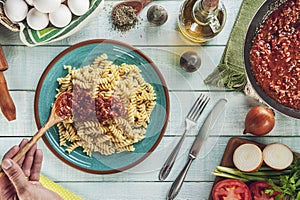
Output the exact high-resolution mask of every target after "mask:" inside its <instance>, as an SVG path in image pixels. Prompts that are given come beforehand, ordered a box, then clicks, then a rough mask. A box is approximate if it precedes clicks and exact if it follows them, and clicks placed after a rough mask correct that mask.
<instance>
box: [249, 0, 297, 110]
mask: <svg viewBox="0 0 300 200" xmlns="http://www.w3.org/2000/svg"><path fill="white" fill-rule="evenodd" d="M299 13H300V1H299V0H291V1H286V2H284V3H283V4H282V5H281V6H279V7H278V8H277V9H276V10H274V11H273V12H272V13H271V14H270V16H269V17H268V18H267V19H266V21H265V22H264V23H263V24H262V26H261V27H260V29H259V31H258V33H257V35H256V37H255V39H254V41H253V45H252V49H251V53H250V60H251V66H252V70H253V73H254V75H255V77H256V80H257V82H258V83H259V85H261V87H262V88H263V90H264V91H265V92H266V93H267V94H268V95H269V96H271V97H272V98H273V99H275V100H276V101H278V102H280V103H281V104H283V105H285V106H288V107H291V108H294V109H298V110H300V53H299V52H300V15H299Z"/></svg>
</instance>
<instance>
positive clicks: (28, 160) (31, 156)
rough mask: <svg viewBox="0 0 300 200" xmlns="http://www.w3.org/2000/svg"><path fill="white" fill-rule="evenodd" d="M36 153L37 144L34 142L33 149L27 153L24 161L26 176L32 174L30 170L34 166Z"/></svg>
mask: <svg viewBox="0 0 300 200" xmlns="http://www.w3.org/2000/svg"><path fill="white" fill-rule="evenodd" d="M35 153H36V144H34V145H33V146H32V147H31V149H30V150H29V151H28V152H27V153H26V155H25V158H24V161H23V163H22V169H23V172H24V174H25V176H27V177H29V176H30V170H31V167H32V164H33V162H34V155H35Z"/></svg>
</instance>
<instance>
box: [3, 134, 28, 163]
mask: <svg viewBox="0 0 300 200" xmlns="http://www.w3.org/2000/svg"><path fill="white" fill-rule="evenodd" d="M27 143H28V139H23V140H22V141H21V142H20V144H19V145H15V146H13V147H12V148H11V149H10V150H8V152H7V153H6V154H5V155H4V156H3V159H4V158H12V157H14V156H15V155H16V154H17V153H18V151H19V150H20V148H22V147H23V146H25V145H26V144H27ZM24 158H25V157H23V158H22V159H20V160H19V161H18V164H19V165H22V163H23V160H24Z"/></svg>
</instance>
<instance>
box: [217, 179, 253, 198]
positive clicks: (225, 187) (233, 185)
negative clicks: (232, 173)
mask: <svg viewBox="0 0 300 200" xmlns="http://www.w3.org/2000/svg"><path fill="white" fill-rule="evenodd" d="M212 196H213V199H214V200H251V194H250V190H249V188H248V186H247V185H246V184H245V183H244V182H242V181H239V180H234V179H224V180H222V181H219V182H218V183H216V185H215V186H214V188H213V191H212Z"/></svg>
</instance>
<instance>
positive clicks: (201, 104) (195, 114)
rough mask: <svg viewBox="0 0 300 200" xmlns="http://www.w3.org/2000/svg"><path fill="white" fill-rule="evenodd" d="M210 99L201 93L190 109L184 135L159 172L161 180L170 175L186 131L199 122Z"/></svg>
mask: <svg viewBox="0 0 300 200" xmlns="http://www.w3.org/2000/svg"><path fill="white" fill-rule="evenodd" d="M209 100H210V99H209V97H207V96H205V95H204V94H202V93H201V94H200V96H199V97H198V98H197V100H196V101H195V103H194V105H193V106H192V108H191V110H190V111H189V113H188V115H187V116H186V119H185V130H184V133H183V135H182V136H181V138H180V140H179V142H178V143H177V145H176V146H175V148H174V149H173V151H172V153H171V154H170V156H169V157H168V159H167V160H166V162H165V163H164V165H163V166H162V168H161V170H160V172H159V180H165V179H166V178H167V176H168V175H169V173H170V171H171V169H172V167H173V164H174V162H175V160H176V157H177V155H178V152H179V150H180V148H181V145H182V143H183V141H184V139H185V135H186V133H187V132H188V131H189V130H190V129H191V128H192V127H194V126H195V125H196V124H197V121H198V119H199V117H200V115H201V113H202V111H203V109H204V108H205V106H206V105H207V103H208V102H209Z"/></svg>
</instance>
